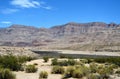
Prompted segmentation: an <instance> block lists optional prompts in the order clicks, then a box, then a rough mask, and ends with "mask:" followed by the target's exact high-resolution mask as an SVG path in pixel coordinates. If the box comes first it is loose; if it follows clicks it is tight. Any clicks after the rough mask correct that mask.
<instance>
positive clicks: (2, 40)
mask: <svg viewBox="0 0 120 79" xmlns="http://www.w3.org/2000/svg"><path fill="white" fill-rule="evenodd" d="M119 30H120V25H119V24H115V23H110V24H106V23H103V22H91V23H75V22H70V23H67V24H63V25H58V26H54V27H51V28H49V29H46V28H35V27H33V26H24V25H16V24H14V25H11V26H10V27H8V28H1V29H0V45H2V46H22V47H23V46H41V47H56V46H59V47H64V46H65V47H67V46H71V45H76V44H81V45H82V44H84V45H85V44H91V43H92V44H93V43H95V44H105V43H107V44H111V43H115V44H116V43H120V42H119V40H120V32H119Z"/></svg>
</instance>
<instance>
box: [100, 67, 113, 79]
mask: <svg viewBox="0 0 120 79" xmlns="http://www.w3.org/2000/svg"><path fill="white" fill-rule="evenodd" d="M112 72H113V70H112V69H111V68H110V67H103V68H101V69H99V70H98V73H99V74H100V75H101V77H102V79H109V75H110V74H111V73H112Z"/></svg>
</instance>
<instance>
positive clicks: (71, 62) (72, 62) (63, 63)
mask: <svg viewBox="0 0 120 79" xmlns="http://www.w3.org/2000/svg"><path fill="white" fill-rule="evenodd" d="M76 64H78V62H77V61H75V60H73V59H68V60H63V61H59V62H58V65H59V66H74V65H76Z"/></svg>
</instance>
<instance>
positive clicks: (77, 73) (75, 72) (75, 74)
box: [72, 69, 84, 78]
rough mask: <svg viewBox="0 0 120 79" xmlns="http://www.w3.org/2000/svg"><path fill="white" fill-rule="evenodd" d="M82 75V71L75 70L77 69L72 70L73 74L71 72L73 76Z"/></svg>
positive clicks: (78, 76) (79, 76)
mask: <svg viewBox="0 0 120 79" xmlns="http://www.w3.org/2000/svg"><path fill="white" fill-rule="evenodd" d="M83 76H84V75H83V71H81V70H77V69H76V70H74V71H73V74H72V77H73V78H82V77H83Z"/></svg>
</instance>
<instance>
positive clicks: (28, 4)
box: [10, 0, 52, 10]
mask: <svg viewBox="0 0 120 79" xmlns="http://www.w3.org/2000/svg"><path fill="white" fill-rule="evenodd" d="M10 4H11V5H14V6H18V7H20V8H43V9H46V10H50V9H52V7H51V6H48V5H46V3H45V2H43V1H37V0H12V1H11V2H10Z"/></svg>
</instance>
